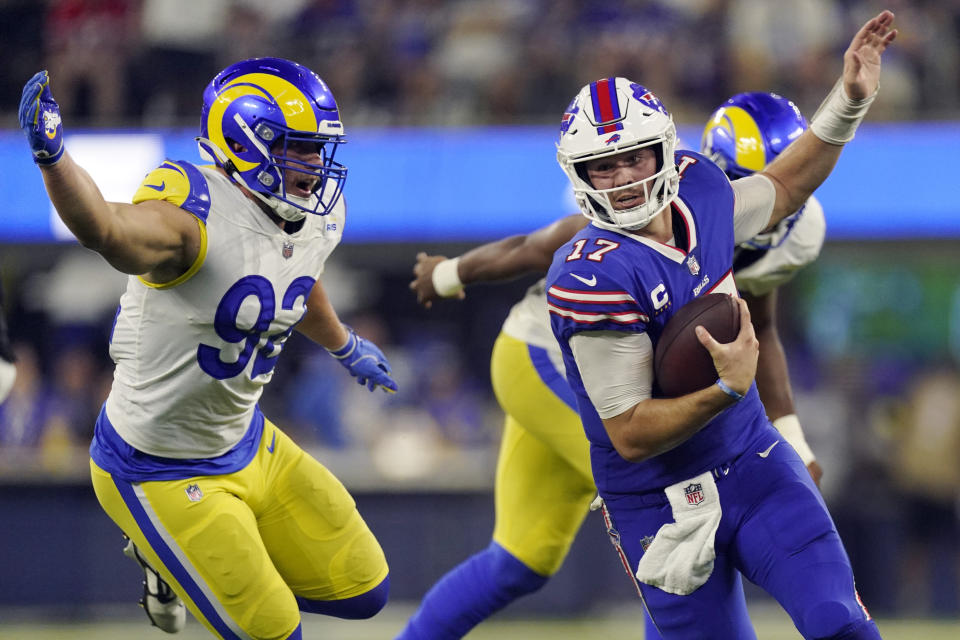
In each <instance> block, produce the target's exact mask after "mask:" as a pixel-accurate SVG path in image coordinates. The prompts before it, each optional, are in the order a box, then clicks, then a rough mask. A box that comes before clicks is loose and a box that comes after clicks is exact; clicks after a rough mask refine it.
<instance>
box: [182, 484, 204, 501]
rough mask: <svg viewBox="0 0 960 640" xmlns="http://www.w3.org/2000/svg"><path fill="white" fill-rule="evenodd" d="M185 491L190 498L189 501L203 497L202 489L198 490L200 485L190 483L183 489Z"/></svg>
mask: <svg viewBox="0 0 960 640" xmlns="http://www.w3.org/2000/svg"><path fill="white" fill-rule="evenodd" d="M185 491H186V492H187V497H188V498H189V499H190V502H199V501H200V499H201V498H203V491H201V490H200V485H198V484H191V485H187V488H186V489H185Z"/></svg>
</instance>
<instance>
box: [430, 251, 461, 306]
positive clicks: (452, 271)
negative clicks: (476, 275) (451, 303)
mask: <svg viewBox="0 0 960 640" xmlns="http://www.w3.org/2000/svg"><path fill="white" fill-rule="evenodd" d="M459 264H460V257H459V256H457V257H456V258H451V259H449V260H444V261H443V262H441V263H439V264H437V266H436V267H434V268H433V273H432V274H431V276H430V279H431V281H432V282H433V290H434V291H436V292H437V295H438V296H440V297H441V298H452V297H453V296H455V295H457V294H458V293H460V292H461V291H462V290H463V283H462V282H460V274H458V273H457V266H459Z"/></svg>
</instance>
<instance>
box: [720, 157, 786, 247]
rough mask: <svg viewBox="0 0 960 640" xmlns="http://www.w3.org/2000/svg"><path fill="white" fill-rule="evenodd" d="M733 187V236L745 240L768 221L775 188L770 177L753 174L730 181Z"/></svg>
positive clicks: (735, 240) (774, 197) (761, 228)
mask: <svg viewBox="0 0 960 640" xmlns="http://www.w3.org/2000/svg"><path fill="white" fill-rule="evenodd" d="M730 186H732V187H733V196H734V200H733V238H734V243H735V244H740V243H741V242H746V241H747V240H749V239H750V238H752V237H753V236H755V235H757V234H758V233H760V232H761V231H763V230H764V229H765V228H766V226H767V224H768V223H769V222H770V214H772V213H773V205H774V203H775V202H776V200H777V190H776V188H774V186H773V182H771V180H770V178H768V177H766V176H762V175H760V174H757V173H755V174H753V175H752V176H747V177H746V178H740V179H739V180H734V181H733V182H731V183H730Z"/></svg>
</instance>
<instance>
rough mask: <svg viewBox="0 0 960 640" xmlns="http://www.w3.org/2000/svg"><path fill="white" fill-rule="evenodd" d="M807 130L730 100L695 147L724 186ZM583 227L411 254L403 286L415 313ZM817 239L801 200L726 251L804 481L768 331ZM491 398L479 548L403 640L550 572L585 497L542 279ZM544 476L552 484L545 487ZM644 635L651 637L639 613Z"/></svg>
mask: <svg viewBox="0 0 960 640" xmlns="http://www.w3.org/2000/svg"><path fill="white" fill-rule="evenodd" d="M806 128H807V123H806V120H805V119H804V118H803V116H802V115H801V114H800V112H799V110H798V109H797V107H796V106H795V105H794V104H793V103H792V102H790V101H789V100H787V99H785V98H783V97H781V96H778V95H776V94H770V93H760V92H754V93H743V94H737V95H735V96H733V97H732V98H730V99H729V100H727V101H726V102H724V104H723V105H721V106H720V107H719V108H718V109H717V110H716V111H715V112H714V113H713V114H712V115H711V116H710V118H709V119H708V122H707V125H706V128H705V130H704V133H703V136H702V141H701V152H702V153H703V154H704V155H706V156H708V157H710V158H711V159H712V160H714V162H716V163H717V164H718V165H719V166H720V167H721V168H722V169H724V171H725V173H727V175H728V177H729V178H730V179H731V180H736V179H738V178H742V177H745V176H748V175H750V174H752V173H754V172H756V171H759V170H761V169H763V168H764V167H765V166H766V165H767V164H768V163H769V162H770V161H772V160H773V158H775V157H776V156H777V155H778V154H779V153H780V152H781V151H783V150H784V149H785V148H786V147H787V146H788V145H789V144H790V143H791V142H793V141H794V140H795V139H796V138H797V137H798V136H799V135H800V134H801V133H802V132H803V131H804V130H806ZM587 223H588V220H587V219H586V218H585V217H584V216H582V215H580V214H575V215H571V216H568V217H565V218H562V219H560V220H558V221H556V222H554V223H552V224H550V225H548V226H546V227H544V228H541V229H539V230H537V231H534V232H532V233H530V234H528V235H518V236H511V237H508V238H504V239H502V240H498V241H494V242H490V243H488V244H485V245H482V246H479V247H477V248H475V249H472V250H470V251H468V252H467V253H465V254H463V255H462V256H459V257H456V258H452V259H447V258H446V257H444V256H433V255H427V254H425V253H421V254H419V255H418V256H417V263H416V265H415V266H414V275H415V279H414V280H413V281H412V282H411V283H410V288H411V289H412V290H413V291H414V292H415V293H416V295H417V299H418V301H419V302H420V303H422V304H423V305H424V306H426V307H428V308H429V307H430V306H432V304H433V302H434V301H435V300H437V299H439V298H461V299H462V298H463V297H464V295H465V294H464V287H465V285H470V284H474V283H479V282H493V281H504V280H508V279H511V278H515V277H518V276H521V275H524V274H527V273H544V272H546V270H547V269H548V268H549V266H550V264H551V262H552V260H553V256H554V252H555V251H556V250H557V249H558V248H559V247H560V246H562V245H563V244H564V243H566V242H567V241H568V240H570V239H571V238H572V237H573V236H574V235H575V234H576V233H577V232H578V231H580V229H582V228H583V227H584V226H586V224H587ZM824 235H825V222H824V215H823V210H822V208H821V206H820V204H819V202H818V201H817V200H816V198H814V197H813V196H811V197H810V198H809V199H808V201H807V202H806V204H805V205H804V206H803V207H801V209H800V210H799V211H797V212H796V213H795V214H794V215H791V216H789V217H788V218H786V219H785V220H783V221H781V222H780V223H779V224H778V225H777V226H776V227H775V228H774V229H772V230H771V231H768V232H765V233H761V234H758V235H757V236H755V237H754V238H751V239H750V240H749V241H747V242H745V243H743V244H742V245H741V246H739V247H738V248H737V251H736V255H737V258H736V261H735V262H734V275H735V279H736V283H737V287H738V289H739V290H740V292H741V296H742V297H743V298H744V299H745V300H746V301H747V304H748V306H749V308H750V313H751V317H752V320H753V324H754V326H755V330H756V334H757V338H758V340H759V342H760V357H759V364H758V369H757V387H758V390H759V392H760V395H761V398H762V400H763V402H764V405H765V407H766V408H767V413H768V416H769V418H770V419H771V421H772V422H773V424H774V426H775V427H777V429H778V430H779V431H780V432H781V434H782V435H783V437H784V438H785V439H786V440H787V442H789V443H790V444H791V445H793V447H794V448H795V449H796V450H797V452H798V454H799V455H800V457H801V459H802V460H803V461H804V463H805V464H806V465H807V470H808V471H809V473H810V475H811V477H812V479H813V480H814V482H817V483H819V480H820V477H821V475H822V470H821V468H820V466H819V464H818V463H817V461H816V458H815V456H814V455H813V452H812V450H811V449H810V447H809V445H808V444H807V442H806V440H805V438H804V435H803V431H802V429H801V427H800V422H799V419H798V418H797V416H796V414H795V411H794V407H793V398H792V392H791V388H790V381H789V375H788V372H787V363H786V357H785V354H784V350H783V346H782V344H781V342H780V338H779V334H778V332H777V327H776V317H775V309H776V299H777V298H776V294H777V288H778V287H779V286H781V285H783V284H785V283H786V282H788V281H789V280H790V279H792V278H793V276H794V275H796V273H797V271H798V270H799V269H801V268H802V267H804V266H806V265H807V264H809V263H811V262H813V261H814V260H815V259H816V257H817V256H818V255H819V252H820V249H821V247H822V245H823V240H824ZM491 379H492V384H493V388H494V392H495V394H496V396H497V399H498V402H499V403H500V406H501V408H502V409H503V410H504V412H505V414H506V419H505V424H504V432H503V438H502V443H501V448H500V456H499V458H498V463H497V472H496V479H495V487H494V491H495V509H496V517H495V528H494V532H493V539H492V541H491V543H490V545H489V546H488V547H487V548H486V549H484V550H483V551H480V552H478V553H476V554H474V555H473V556H471V557H470V558H468V559H467V560H466V561H464V562H463V563H462V564H461V565H459V566H457V567H455V568H454V569H452V570H451V571H449V572H448V573H447V574H446V575H444V576H443V577H442V578H441V579H440V580H439V581H438V582H437V583H436V584H435V585H434V586H433V587H432V588H431V590H430V592H429V593H428V594H427V595H426V597H425V598H424V600H423V603H422V604H421V606H420V608H419V609H418V610H417V611H416V612H415V613H414V615H413V617H412V618H411V619H410V621H409V622H408V624H407V626H406V628H405V629H404V630H403V632H402V633H401V634H400V635H399V636H398V638H400V639H402V640H417V639H421V638H427V637H430V638H443V639H452V638H460V637H462V636H463V635H464V634H465V633H466V632H467V631H468V630H469V629H471V628H472V627H473V626H475V625H476V624H478V623H480V622H481V621H483V620H484V619H486V618H487V617H488V616H489V615H491V614H493V613H494V612H495V611H497V610H499V609H500V608H502V607H504V606H506V605H507V604H509V603H510V602H512V601H513V600H515V599H517V598H518V597H520V596H523V595H526V594H528V593H532V592H533V591H536V590H537V589H539V588H540V587H542V586H543V585H544V584H545V583H546V581H547V580H548V579H549V577H550V576H552V575H553V574H554V573H556V571H558V570H559V568H560V566H561V564H562V563H563V560H564V558H565V557H566V554H567V552H568V551H569V549H570V546H571V544H572V543H573V539H574V537H575V535H576V533H577V531H578V530H579V528H580V526H581V523H582V522H583V519H584V516H585V515H586V513H587V510H588V507H589V505H590V502H591V500H592V499H593V497H594V495H595V492H596V489H595V488H594V484H593V479H592V476H591V471H590V458H589V444H588V442H587V439H586V437H585V436H584V434H583V427H582V426H581V424H580V419H579V416H577V414H576V408H575V404H574V400H573V398H572V393H571V391H570V389H569V388H568V387H567V384H566V380H565V377H564V367H563V363H562V355H561V352H560V348H559V346H558V344H557V341H556V339H555V338H554V337H553V333H552V331H551V328H550V317H549V313H548V311H547V300H546V295H545V291H544V286H543V280H540V281H538V282H537V283H536V284H534V285H533V286H531V287H530V288H529V289H528V291H527V294H526V295H525V296H524V298H523V299H522V300H520V301H519V302H518V303H517V304H516V305H514V307H513V308H512V309H511V311H510V314H509V316H508V317H507V319H506V320H505V321H504V324H503V327H502V329H501V332H500V335H499V336H498V337H497V341H496V344H495V345H494V349H493V354H492V358H491ZM545 477H549V478H550V482H543V478H545ZM645 637H646V638H647V639H648V640H653V639H655V638H659V637H660V634H659V632H658V631H657V629H656V628H655V627H654V626H653V625H652V624H651V623H650V620H649V618H647V629H646V636H645Z"/></svg>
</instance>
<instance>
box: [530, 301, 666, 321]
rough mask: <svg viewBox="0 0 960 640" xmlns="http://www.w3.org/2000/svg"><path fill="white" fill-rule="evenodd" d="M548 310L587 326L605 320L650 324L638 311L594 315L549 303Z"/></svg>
mask: <svg viewBox="0 0 960 640" xmlns="http://www.w3.org/2000/svg"><path fill="white" fill-rule="evenodd" d="M547 308H548V309H549V310H550V313H553V314H556V315H558V316H562V317H564V318H570V319H571V320H573V321H574V322H579V323H585V324H594V323H597V322H603V321H604V320H610V321H612V322H616V323H618V324H635V323H637V322H648V321H649V318H648V317H647V316H646V315H645V314H643V313H638V312H636V311H619V312H612V313H593V312H589V311H576V310H575V309H565V308H563V307H558V306H556V305H554V304H550V303H549V302H548V303H547Z"/></svg>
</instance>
